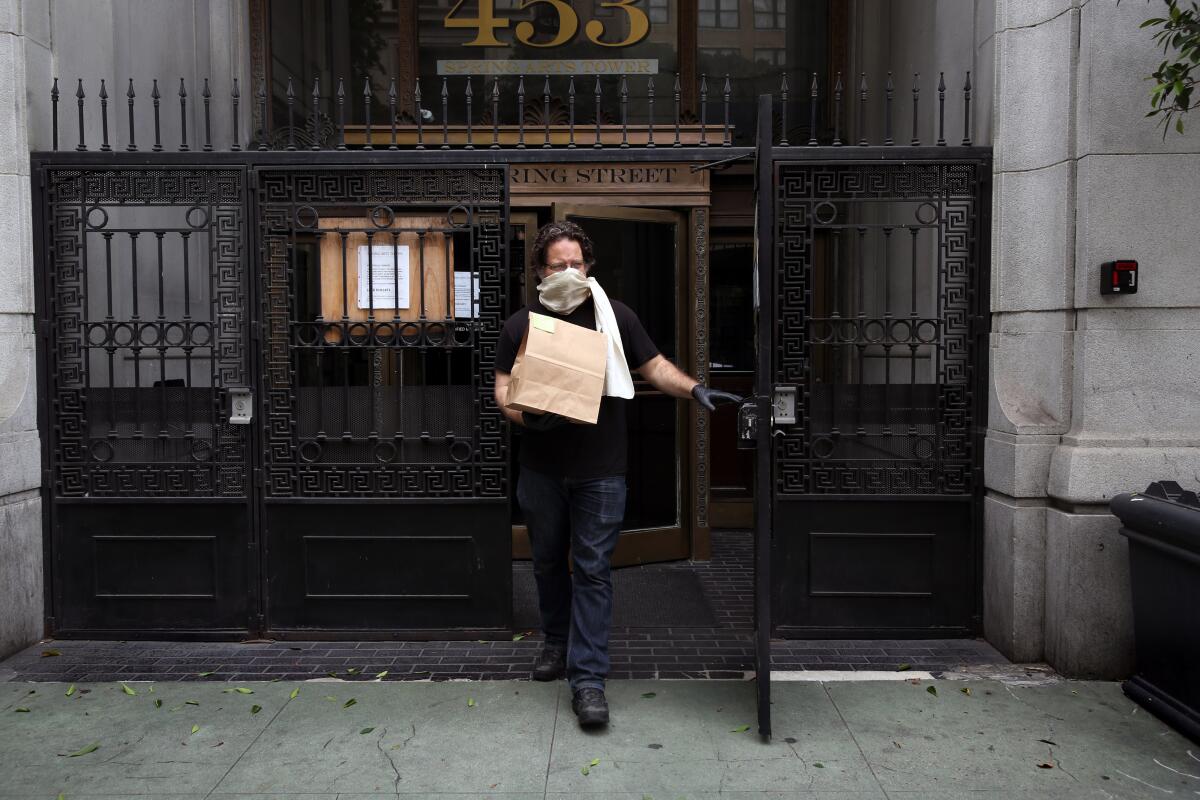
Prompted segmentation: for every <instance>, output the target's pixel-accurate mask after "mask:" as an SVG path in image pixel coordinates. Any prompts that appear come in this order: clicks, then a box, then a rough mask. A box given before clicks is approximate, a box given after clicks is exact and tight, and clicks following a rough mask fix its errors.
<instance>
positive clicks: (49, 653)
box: [42, 650, 62, 658]
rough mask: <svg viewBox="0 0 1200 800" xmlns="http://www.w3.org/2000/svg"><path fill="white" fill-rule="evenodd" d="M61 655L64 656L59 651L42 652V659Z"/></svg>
mask: <svg viewBox="0 0 1200 800" xmlns="http://www.w3.org/2000/svg"><path fill="white" fill-rule="evenodd" d="M61 655H62V653H60V652H58V651H57V650H43V651H42V658H51V657H52V656H61Z"/></svg>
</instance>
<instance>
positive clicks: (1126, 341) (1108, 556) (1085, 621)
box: [985, 0, 1200, 678]
mask: <svg viewBox="0 0 1200 800" xmlns="http://www.w3.org/2000/svg"><path fill="white" fill-rule="evenodd" d="M1158 7H1159V4H1150V5H1149V6H1148V5H1147V4H1145V3H1122V4H1120V5H1117V4H1116V3H1115V2H1114V0H1084V1H1083V2H1078V1H1076V2H1070V0H1058V1H1057V2H1053V1H1051V2H1047V1H1046V0H1041V1H1039V2H1030V1H1024V2H1016V1H1015V0H998V6H997V11H996V28H997V31H996V34H995V40H996V64H997V68H996V75H997V81H996V98H995V109H994V115H995V130H994V136H995V147H996V181H995V198H994V218H993V249H992V258H993V275H992V287H993V288H992V311H993V334H992V347H991V370H992V372H991V377H992V396H991V398H990V400H991V402H990V415H989V431H988V439H987V451H986V473H985V474H986V481H987V486H988V489H989V496H988V498H987V507H986V520H987V521H986V526H985V527H986V532H985V599H986V602H985V631H986V634H987V637H988V639H989V640H990V641H991V642H992V643H993V644H995V645H996V646H997V647H999V648H1000V649H1001V650H1002V651H1004V652H1005V653H1006V654H1007V655H1008V656H1010V657H1011V658H1014V659H1017V660H1022V661H1030V660H1041V659H1045V660H1046V661H1048V662H1049V663H1050V664H1051V665H1053V666H1054V667H1056V668H1057V669H1059V670H1060V671H1062V672H1064V673H1065V674H1068V675H1072V676H1078V677H1107V678H1117V677H1122V676H1124V675H1127V674H1128V673H1129V672H1130V671H1131V670H1132V668H1133V661H1132V619H1131V613H1130V596H1129V575H1128V558H1127V550H1126V545H1125V540H1124V539H1123V538H1122V537H1121V536H1120V535H1119V534H1118V533H1117V523H1116V520H1115V518H1113V517H1112V516H1111V514H1109V513H1108V510H1107V503H1108V501H1109V500H1110V499H1111V498H1112V497H1113V496H1114V495H1115V494H1118V493H1120V492H1123V491H1131V490H1139V489H1143V488H1145V486H1146V484H1147V483H1149V482H1150V481H1152V480H1156V479H1164V478H1166V479H1174V480H1179V481H1180V482H1181V483H1184V484H1190V485H1192V486H1195V484H1196V483H1197V482H1200V402H1198V400H1200V336H1198V335H1197V328H1200V313H1198V310H1197V307H1200V282H1197V280H1196V276H1197V268H1198V267H1200V264H1198V263H1197V262H1198V261H1200V226H1197V225H1196V209H1197V208H1198V207H1200V139H1198V138H1197V135H1196V133H1195V132H1194V129H1195V124H1196V123H1195V122H1194V121H1193V123H1192V126H1193V129H1192V131H1189V133H1188V134H1187V135H1186V136H1179V135H1176V134H1174V133H1171V134H1170V135H1168V136H1167V137H1166V139H1165V140H1163V139H1162V136H1161V131H1160V129H1157V128H1156V127H1155V126H1154V124H1153V123H1152V122H1151V121H1150V120H1146V119H1145V118H1144V114H1145V112H1146V111H1147V110H1148V99H1147V92H1148V84H1147V82H1146V81H1145V79H1144V76H1146V75H1148V74H1149V73H1150V72H1151V71H1152V69H1153V68H1154V66H1155V65H1156V64H1157V63H1158V61H1159V60H1160V59H1161V57H1162V56H1161V54H1160V53H1159V52H1158V51H1157V50H1156V49H1155V47H1154V45H1153V43H1152V42H1151V41H1150V38H1149V35H1148V33H1147V32H1146V31H1144V30H1139V28H1138V25H1139V24H1140V23H1141V21H1142V20H1143V19H1145V18H1146V17H1148V16H1151V15H1152V12H1154V11H1157V10H1158ZM1115 258H1135V259H1137V260H1138V261H1139V262H1140V264H1141V275H1140V278H1141V286H1140V287H1139V291H1138V294H1136V295H1129V296H1110V295H1101V294H1100V292H1099V281H1100V275H1099V271H1100V264H1101V263H1102V262H1104V261H1110V260H1113V259H1115Z"/></svg>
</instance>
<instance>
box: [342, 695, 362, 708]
mask: <svg viewBox="0 0 1200 800" xmlns="http://www.w3.org/2000/svg"><path fill="white" fill-rule="evenodd" d="M353 705H358V701H357V700H355V699H354V698H353V697H351V698H350V699H349V700H347V701H346V702H345V703H342V708H349V707H350V706H353Z"/></svg>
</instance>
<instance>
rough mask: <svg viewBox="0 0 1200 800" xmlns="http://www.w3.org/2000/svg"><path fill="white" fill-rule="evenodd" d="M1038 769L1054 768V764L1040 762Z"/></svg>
mask: <svg viewBox="0 0 1200 800" xmlns="http://www.w3.org/2000/svg"><path fill="white" fill-rule="evenodd" d="M1038 769H1054V765H1053V764H1038Z"/></svg>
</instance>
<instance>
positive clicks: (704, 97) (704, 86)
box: [700, 72, 708, 147]
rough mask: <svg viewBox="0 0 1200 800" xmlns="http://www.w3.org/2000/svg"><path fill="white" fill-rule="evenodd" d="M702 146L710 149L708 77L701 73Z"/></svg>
mask: <svg viewBox="0 0 1200 800" xmlns="http://www.w3.org/2000/svg"><path fill="white" fill-rule="evenodd" d="M700 146H701V147H708V76H707V75H705V74H704V73H703V72H701V73H700Z"/></svg>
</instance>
